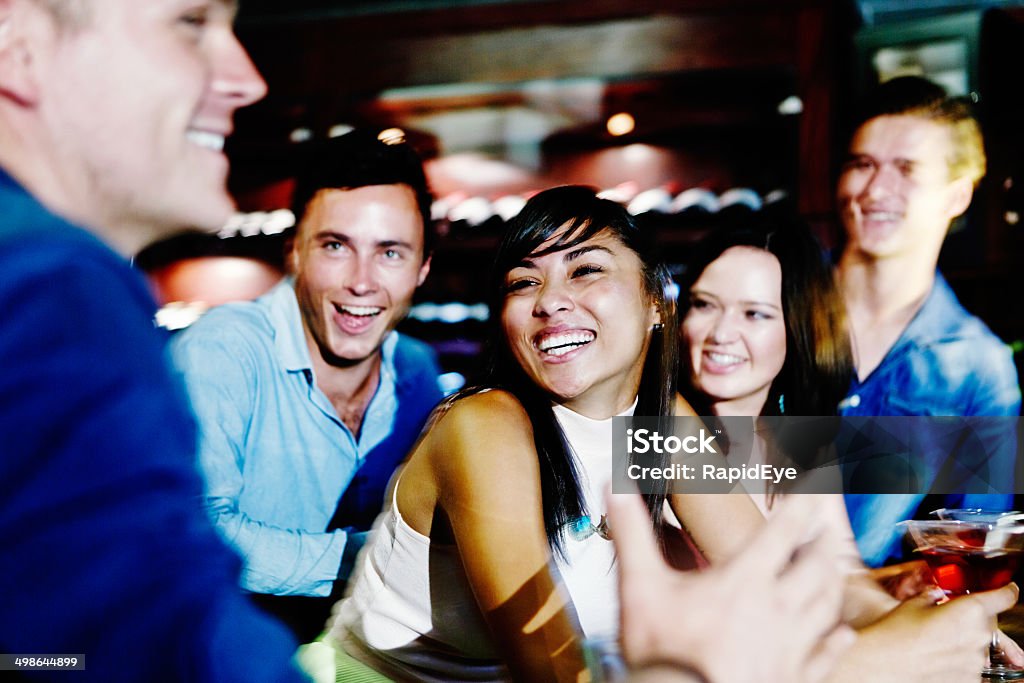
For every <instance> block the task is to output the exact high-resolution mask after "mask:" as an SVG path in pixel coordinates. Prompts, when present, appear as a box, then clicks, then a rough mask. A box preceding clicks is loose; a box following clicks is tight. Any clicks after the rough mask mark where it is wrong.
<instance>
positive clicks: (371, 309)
mask: <svg viewBox="0 0 1024 683" xmlns="http://www.w3.org/2000/svg"><path fill="white" fill-rule="evenodd" d="M336 308H337V309H338V310H339V311H340V312H342V313H348V314H349V315H356V316H374V315H377V314H379V313H380V312H381V311H382V310H384V309H382V308H381V307H380V306H336Z"/></svg>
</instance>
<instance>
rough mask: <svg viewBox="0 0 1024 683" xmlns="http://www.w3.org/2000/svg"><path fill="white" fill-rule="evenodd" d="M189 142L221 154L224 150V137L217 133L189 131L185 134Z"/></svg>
mask: <svg viewBox="0 0 1024 683" xmlns="http://www.w3.org/2000/svg"><path fill="white" fill-rule="evenodd" d="M185 137H186V138H188V140H189V142H191V143H193V144H196V145H199V146H200V147H204V148H206V149H212V150H213V151H214V152H219V151H221V150H222V149H224V136H223V135H218V134H217V133H210V132H208V131H205V130H189V131H188V132H186V133H185Z"/></svg>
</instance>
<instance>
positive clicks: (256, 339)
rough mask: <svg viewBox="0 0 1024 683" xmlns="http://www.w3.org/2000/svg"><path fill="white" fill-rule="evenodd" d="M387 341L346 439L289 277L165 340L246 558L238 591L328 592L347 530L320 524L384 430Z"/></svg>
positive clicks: (390, 389) (226, 523) (389, 360)
mask: <svg viewBox="0 0 1024 683" xmlns="http://www.w3.org/2000/svg"><path fill="white" fill-rule="evenodd" d="M398 342H399V335H398V334H397V333H391V334H390V335H389V336H388V337H387V338H386V340H385V342H384V344H383V347H382V349H381V350H382V363H381V368H380V381H379V384H378V387H377V390H376V393H374V395H373V398H372V399H371V401H370V404H369V406H368V407H367V409H366V413H365V416H364V418H363V423H362V427H361V431H360V435H359V438H358V439H357V438H356V437H355V436H354V435H353V434H352V432H351V431H349V429H348V428H347V427H346V426H345V425H344V424H343V423H342V421H341V420H340V419H339V417H338V414H337V412H336V411H335V409H334V407H333V405H332V404H331V402H330V400H328V398H327V396H326V395H324V393H323V392H322V391H321V390H320V389H319V388H318V387H317V385H316V382H315V379H314V376H313V367H312V362H311V360H310V355H309V349H308V347H307V345H306V339H305V335H304V333H303V325H302V319H301V315H300V312H299V307H298V303H297V301H296V298H295V292H294V288H293V285H292V282H291V281H290V280H289V279H285V280H283V281H282V282H281V283H280V284H278V285H277V286H276V287H275V288H274V289H272V290H271V291H270V292H268V293H267V294H266V295H264V296H263V297H261V298H260V299H257V300H256V301H254V302H245V303H234V304H226V305H224V306H219V307H217V308H214V309H213V310H211V311H210V312H209V313H207V314H206V315H205V316H203V318H201V319H200V320H199V321H197V322H196V323H194V324H193V325H192V326H191V327H190V328H188V329H186V330H185V331H183V332H181V333H179V334H178V336H177V337H175V338H174V339H173V341H172V347H171V348H172V353H173V356H174V360H175V363H176V365H177V366H178V368H179V369H180V370H181V371H182V373H183V375H184V379H185V382H186V385H187V387H188V391H189V395H190V397H191V399H192V405H193V408H194V410H195V412H196V415H197V417H198V421H199V424H200V448H199V454H200V458H199V461H200V466H201V469H202V471H203V474H204V475H205V478H206V489H207V493H206V495H207V499H206V502H207V506H208V510H209V512H210V514H211V517H212V518H213V520H214V522H215V524H216V526H217V528H218V529H219V530H220V532H221V533H222V534H223V536H224V537H225V538H226V539H227V540H228V541H229V542H230V543H231V544H233V545H234V546H235V547H236V548H237V549H238V550H239V552H240V553H241V554H242V556H243V558H245V570H244V573H243V577H242V586H243V587H244V588H247V589H249V590H251V591H253V592H258V593H270V594H277V595H314V596H325V595H328V594H329V593H330V591H331V588H332V584H333V582H334V581H335V579H336V578H337V577H338V568H339V565H340V563H341V557H342V552H343V550H344V548H345V543H346V538H347V532H346V531H345V530H342V529H337V530H333V531H325V529H326V528H327V526H328V522H329V521H330V520H331V518H332V516H333V514H334V512H335V508H336V506H337V504H338V500H339V498H340V496H341V494H342V493H343V492H344V491H345V489H346V488H347V487H348V485H349V483H350V482H351V481H352V478H353V475H354V474H355V472H356V471H357V469H358V468H359V467H360V466H361V465H362V464H363V461H364V460H365V458H366V455H367V453H369V452H370V451H372V450H373V449H374V448H375V447H377V446H378V445H379V444H381V443H382V442H383V441H384V440H385V439H386V438H387V437H388V435H389V434H390V433H391V431H392V426H393V423H394V421H395V419H396V412H397V410H396V409H397V399H396V392H395V387H396V382H395V365H394V356H395V348H396V346H397V344H398ZM435 376H436V374H435ZM403 455H404V454H403Z"/></svg>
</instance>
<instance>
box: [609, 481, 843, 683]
mask: <svg viewBox="0 0 1024 683" xmlns="http://www.w3.org/2000/svg"><path fill="white" fill-rule="evenodd" d="M810 498H811V497H801V496H794V497H793V498H791V499H788V500H786V501H784V502H783V503H781V504H780V505H779V506H778V508H777V512H776V514H774V515H773V517H772V519H771V520H769V521H768V523H767V524H766V526H765V527H764V528H763V529H762V530H761V532H760V533H759V534H758V535H757V536H756V537H755V538H754V540H753V541H752V542H751V543H750V544H749V545H748V546H747V547H746V548H745V549H744V550H743V551H742V552H740V553H739V554H738V555H737V556H736V557H734V558H732V559H731V560H729V561H728V562H726V563H724V564H722V565H721V566H716V567H713V568H711V569H708V570H706V571H703V572H679V571H676V570H673V569H671V568H669V567H668V565H667V564H665V561H664V560H663V559H662V557H661V554H660V551H659V550H658V548H657V545H656V543H655V541H654V537H653V534H652V532H651V528H650V527H651V523H650V518H649V517H648V516H647V513H646V511H645V509H644V507H643V505H642V504H641V502H640V498H639V496H635V495H626V494H615V495H610V496H609V500H608V508H609V514H610V516H611V527H612V529H613V530H614V531H613V534H612V537H613V539H614V541H615V545H616V548H617V550H618V555H619V566H620V571H621V577H620V587H621V591H620V592H621V596H620V599H621V604H622V650H623V654H624V656H625V658H626V660H627V662H629V664H630V665H631V666H633V667H638V668H640V667H645V666H658V665H666V664H674V665H677V666H679V667H681V668H682V669H684V670H690V671H697V672H700V674H701V675H703V676H704V677H706V679H707V680H708V681H710V682H711V683H723V682H725V681H736V682H740V683H742V682H746V681H768V682H779V683H781V682H786V683H791V682H793V683H795V682H800V683H813V682H816V681H821V680H824V678H825V676H826V675H828V673H829V672H830V671H831V669H832V666H833V664H834V663H835V661H836V659H837V658H838V656H839V654H840V653H841V652H842V651H843V650H845V649H846V648H847V647H849V645H850V644H851V643H852V641H853V640H854V636H853V633H852V631H851V630H850V629H848V628H847V627H845V626H841V625H839V614H840V607H841V602H842V594H843V582H842V581H841V580H839V576H838V574H839V567H838V566H837V564H836V562H835V556H834V551H833V550H832V548H831V546H830V544H829V543H828V542H827V539H823V538H820V537H819V538H815V539H814V540H812V541H811V542H809V543H806V544H803V543H802V542H803V541H804V540H805V539H806V538H807V532H808V523H807V521H806V520H808V519H813V501H812V500H810Z"/></svg>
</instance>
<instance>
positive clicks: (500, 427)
mask: <svg viewBox="0 0 1024 683" xmlns="http://www.w3.org/2000/svg"><path fill="white" fill-rule="evenodd" d="M426 445H427V446H428V450H429V452H430V458H431V462H432V465H433V467H434V469H435V471H437V472H438V473H439V474H441V478H442V479H443V480H446V481H448V482H467V481H479V480H480V479H489V478H491V477H492V476H501V475H500V474H499V473H504V474H505V475H506V476H509V475H513V474H514V473H516V472H519V473H521V474H526V475H528V476H530V477H531V478H532V476H533V475H534V474H535V472H536V470H537V467H538V465H537V453H536V448H535V446H534V442H533V426H532V423H531V422H530V418H529V416H528V415H527V413H526V409H525V408H523V405H522V403H520V402H519V399H517V398H516V397H515V396H514V395H513V394H511V393H509V392H507V391H504V390H499V389H492V390H490V391H482V392H478V393H475V394H470V395H468V396H461V397H459V398H457V399H455V400H454V401H452V402H450V404H449V405H447V406H446V407H445V409H444V411H443V413H442V414H440V415H439V416H438V417H437V418H436V421H435V423H434V425H433V426H432V428H431V430H430V432H429V434H428V439H427V444H426Z"/></svg>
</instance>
